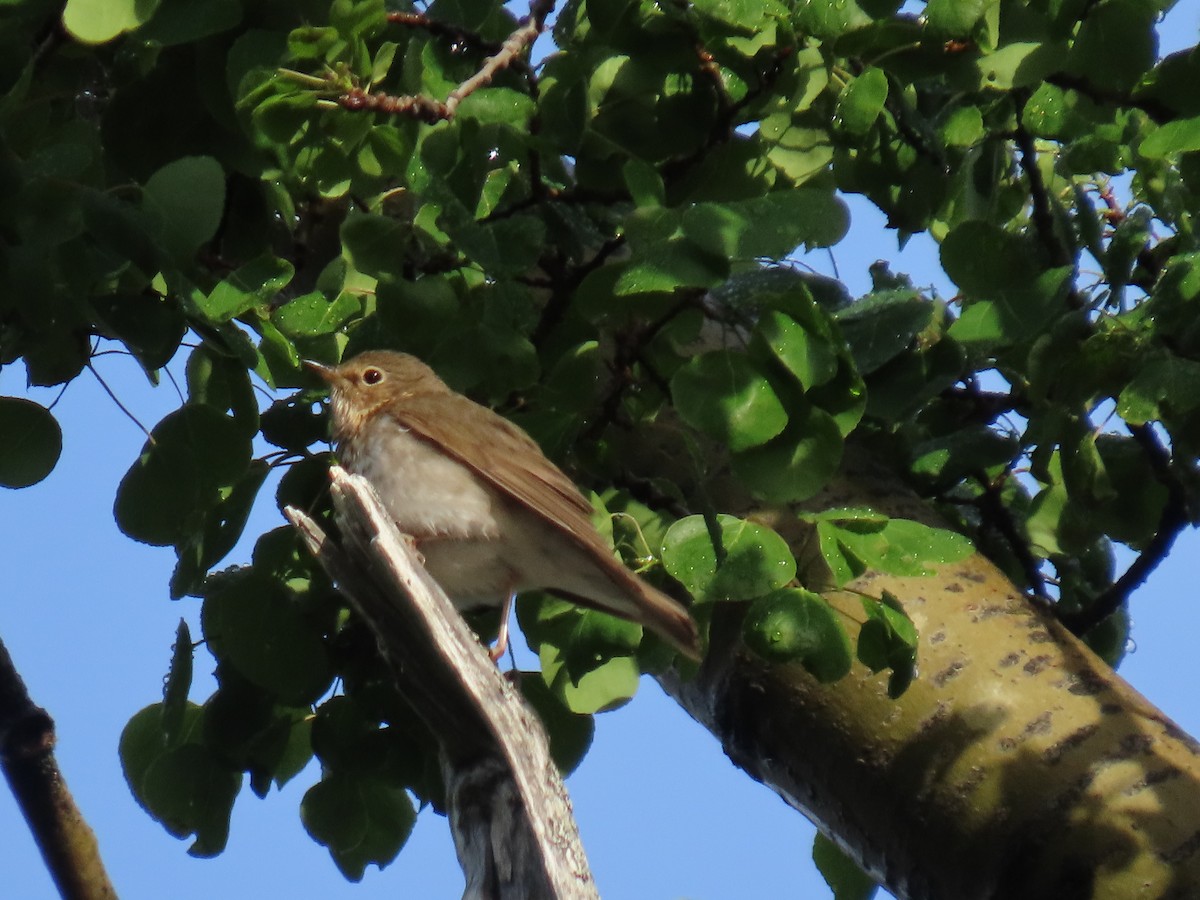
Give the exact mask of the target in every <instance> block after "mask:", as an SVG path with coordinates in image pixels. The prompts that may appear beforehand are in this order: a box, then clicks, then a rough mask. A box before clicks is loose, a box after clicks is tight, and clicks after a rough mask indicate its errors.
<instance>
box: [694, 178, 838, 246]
mask: <svg viewBox="0 0 1200 900" xmlns="http://www.w3.org/2000/svg"><path fill="white" fill-rule="evenodd" d="M682 225H683V233H684V234H685V235H687V237H688V238H689V239H691V240H692V241H693V242H694V243H695V244H696V245H698V246H699V247H701V248H703V249H704V250H706V251H707V252H709V253H711V254H713V255H714V256H718V257H724V258H727V259H783V258H784V257H786V256H787V255H789V254H790V253H792V252H793V251H795V250H796V249H797V248H798V247H800V246H801V245H806V246H808V247H830V246H833V245H834V244H836V243H837V242H838V241H839V240H841V239H842V237H843V236H844V235H845V234H846V231H847V229H848V228H849V225H850V216H849V213H848V212H847V209H846V205H845V203H843V202H842V200H841V199H840V198H839V197H837V196H836V195H835V194H834V193H833V192H832V191H828V190H820V189H817V188H795V189H792V190H782V191H772V192H771V193H769V194H767V195H766V196H765V197H758V198H755V199H753V200H740V201H735V202H733V203H697V204H694V205H693V206H691V207H689V208H688V209H687V210H685V211H684V214H683V220H682Z"/></svg>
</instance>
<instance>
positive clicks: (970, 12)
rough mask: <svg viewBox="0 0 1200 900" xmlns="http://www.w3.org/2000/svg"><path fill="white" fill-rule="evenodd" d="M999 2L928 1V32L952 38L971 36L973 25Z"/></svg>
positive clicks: (997, 0) (995, 0)
mask: <svg viewBox="0 0 1200 900" xmlns="http://www.w3.org/2000/svg"><path fill="white" fill-rule="evenodd" d="M998 2H999V0H929V3H928V4H927V5H926V7H925V20H926V22H927V23H928V25H929V28H930V30H932V31H934V32H936V33H938V34H942V35H945V36H946V37H952V38H966V37H970V36H971V32H972V31H974V29H975V24H976V23H977V22H978V21H979V20H980V19H982V18H983V16H984V14H985V13H986V12H987V10H988V8H989V7H992V6H995V5H996V4H997V3H998Z"/></svg>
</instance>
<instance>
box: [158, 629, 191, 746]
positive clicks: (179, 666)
mask: <svg viewBox="0 0 1200 900" xmlns="http://www.w3.org/2000/svg"><path fill="white" fill-rule="evenodd" d="M194 652H195V648H194V647H193V646H192V633H191V631H190V630H189V629H188V626H187V622H186V621H185V620H183V619H180V620H179V627H178V628H176V629H175V646H174V647H172V648H171V668H170V670H168V672H167V677H166V680H165V681H164V682H163V702H162V730H163V737H164V739H165V740H166V742H167V744H168V745H171V744H174V743H176V742H177V741H178V740H179V737H180V734H181V733H182V731H183V726H184V721H185V717H186V715H187V710H188V692H189V691H190V690H191V687H192V654H193V653H194Z"/></svg>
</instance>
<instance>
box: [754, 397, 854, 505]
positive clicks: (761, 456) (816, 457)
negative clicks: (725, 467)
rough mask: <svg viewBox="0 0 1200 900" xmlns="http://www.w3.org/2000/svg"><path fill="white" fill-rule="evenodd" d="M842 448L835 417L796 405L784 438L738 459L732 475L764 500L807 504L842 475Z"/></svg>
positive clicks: (755, 448) (823, 411)
mask: <svg viewBox="0 0 1200 900" xmlns="http://www.w3.org/2000/svg"><path fill="white" fill-rule="evenodd" d="M843 446H844V441H843V439H842V430H841V428H840V427H839V426H838V422H837V420H836V419H835V418H834V417H833V416H831V415H830V414H829V413H827V412H825V410H823V409H819V408H817V407H816V406H809V405H804V406H797V407H796V408H794V409H793V410H792V420H791V422H790V423H789V424H788V427H787V429H786V430H785V431H784V432H783V433H782V434H780V435H779V436H778V437H776V438H774V439H772V440H770V441H768V442H767V443H765V444H762V445H760V446H758V447H752V448H750V449H748V450H743V451H742V452H740V453H737V454H736V455H735V456H734V458H733V472H734V474H735V475H737V477H738V479H739V480H740V481H741V482H742V483H743V484H745V485H746V487H748V488H750V490H751V491H753V492H754V495H755V496H756V497H759V498H761V499H763V500H768V501H771V502H775V503H789V502H795V501H800V500H807V499H808V498H809V497H812V496H813V495H815V494H816V493H817V492H818V491H820V490H821V488H823V487H824V486H825V485H826V484H828V482H829V479H830V478H831V477H832V476H833V473H834V472H836V471H837V468H838V465H839V464H840V463H841V460H842V448H843Z"/></svg>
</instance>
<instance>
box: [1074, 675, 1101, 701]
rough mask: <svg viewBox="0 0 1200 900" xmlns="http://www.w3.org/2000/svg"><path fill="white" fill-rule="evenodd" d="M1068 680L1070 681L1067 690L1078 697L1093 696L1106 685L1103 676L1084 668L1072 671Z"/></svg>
mask: <svg viewBox="0 0 1200 900" xmlns="http://www.w3.org/2000/svg"><path fill="white" fill-rule="evenodd" d="M1070 680H1071V682H1072V683H1071V686H1070V687H1069V688H1067V690H1068V691H1070V692H1071V693H1072V694H1075V695H1076V696H1079V697H1092V696H1095V695H1096V694H1099V693H1100V692H1101V691H1102V690H1104V689H1105V687H1107V685H1106V684H1105V683H1104V679H1103V678H1101V677H1100V676H1099V675H1097V674H1096V673H1095V672H1088V671H1086V670H1085V671H1082V672H1075V673H1073V674H1072V675H1071V679H1070Z"/></svg>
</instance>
